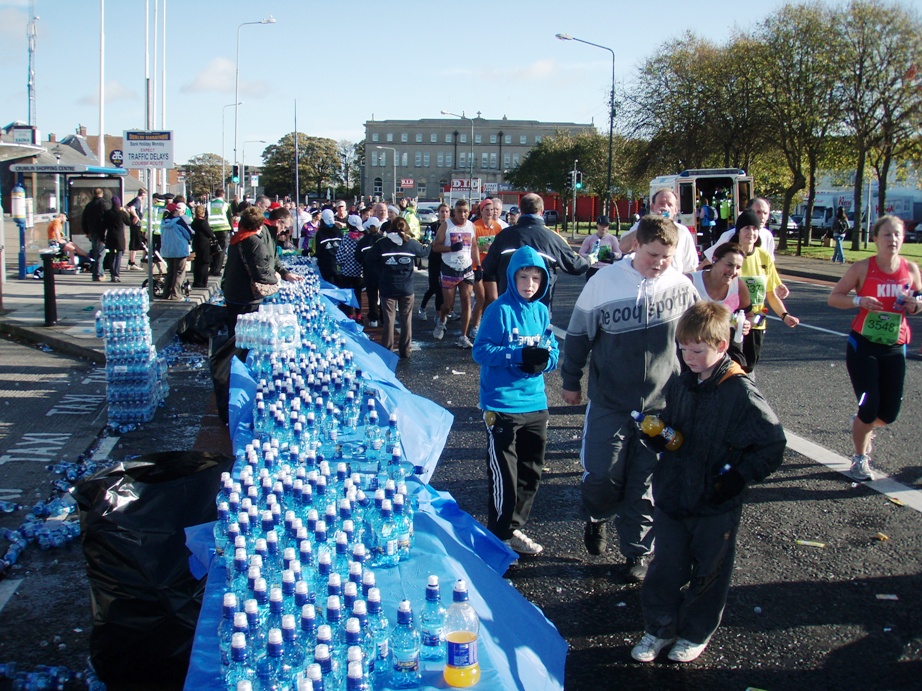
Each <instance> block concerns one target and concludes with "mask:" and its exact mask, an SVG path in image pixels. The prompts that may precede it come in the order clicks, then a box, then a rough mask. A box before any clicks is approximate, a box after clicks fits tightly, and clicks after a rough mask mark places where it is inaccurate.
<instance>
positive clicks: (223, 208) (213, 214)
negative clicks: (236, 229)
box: [208, 188, 231, 276]
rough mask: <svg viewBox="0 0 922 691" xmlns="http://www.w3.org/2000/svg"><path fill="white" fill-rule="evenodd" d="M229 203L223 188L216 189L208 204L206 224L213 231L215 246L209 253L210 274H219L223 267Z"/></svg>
mask: <svg viewBox="0 0 922 691" xmlns="http://www.w3.org/2000/svg"><path fill="white" fill-rule="evenodd" d="M229 210H230V205H229V204H228V203H227V202H226V201H225V200H224V190H222V189H220V188H219V189H216V190H215V191H214V199H212V200H211V202H210V203H209V205H208V225H210V226H211V231H212V232H213V233H214V237H215V243H216V244H217V247H215V248H214V249H213V251H212V253H211V269H210V271H209V273H210V274H211V275H212V276H220V275H221V271H222V270H223V269H224V255H225V252H226V251H227V238H228V236H229V235H230V231H231V224H230V214H229V213H228V211H229Z"/></svg>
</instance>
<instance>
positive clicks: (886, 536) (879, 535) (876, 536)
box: [874, 533, 890, 542]
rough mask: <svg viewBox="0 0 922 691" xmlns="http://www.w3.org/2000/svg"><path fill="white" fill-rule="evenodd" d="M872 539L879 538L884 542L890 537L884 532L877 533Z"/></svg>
mask: <svg viewBox="0 0 922 691" xmlns="http://www.w3.org/2000/svg"><path fill="white" fill-rule="evenodd" d="M874 539H876V540H880V541H881V542H886V541H887V540H889V539H890V536H889V535H887V534H886V533H877V535H875V536H874Z"/></svg>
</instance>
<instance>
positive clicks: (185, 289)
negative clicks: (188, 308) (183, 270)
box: [141, 242, 192, 299]
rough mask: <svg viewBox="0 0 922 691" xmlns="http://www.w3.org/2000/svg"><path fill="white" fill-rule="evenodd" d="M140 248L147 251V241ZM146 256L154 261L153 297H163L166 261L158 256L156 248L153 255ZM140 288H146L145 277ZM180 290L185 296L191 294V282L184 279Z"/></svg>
mask: <svg viewBox="0 0 922 691" xmlns="http://www.w3.org/2000/svg"><path fill="white" fill-rule="evenodd" d="M141 248H142V249H143V250H144V251H145V252H147V243H144V242H142V243H141ZM147 256H148V257H151V256H152V257H153V259H152V261H153V262H154V264H153V267H154V271H155V273H154V297H155V298H160V299H163V297H164V295H163V293H164V288H165V287H166V282H165V281H164V280H163V279H164V276H166V271H167V269H166V261H164V259H163V257H161V256H160V252H159V251H157V250H154V252H153V255H151V254H149V253H148V255H147ZM141 288H144V289H146V288H147V279H144V282H143V283H142V284H141ZM180 290H182V294H183V295H184V296H185V297H189V296H190V295H191V294H192V282H191V281H189V280H188V279H186V280H185V281H183V282H182V286H181V287H180Z"/></svg>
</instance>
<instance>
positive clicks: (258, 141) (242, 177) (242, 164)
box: [240, 139, 266, 194]
mask: <svg viewBox="0 0 922 691" xmlns="http://www.w3.org/2000/svg"><path fill="white" fill-rule="evenodd" d="M265 143H266V140H265V139H247V140H246V141H245V142H243V160H242V161H241V162H240V182H241V183H242V184H243V189H244V191H246V188H247V144H265ZM253 192H254V194H255V192H256V191H255V190H254V191H253Z"/></svg>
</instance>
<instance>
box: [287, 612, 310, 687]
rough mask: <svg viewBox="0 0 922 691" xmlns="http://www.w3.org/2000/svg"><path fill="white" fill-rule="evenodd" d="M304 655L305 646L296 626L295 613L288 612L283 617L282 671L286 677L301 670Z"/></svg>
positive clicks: (290, 676)
mask: <svg viewBox="0 0 922 691" xmlns="http://www.w3.org/2000/svg"><path fill="white" fill-rule="evenodd" d="M304 657H305V648H304V645H303V643H302V642H301V636H300V634H299V633H298V629H297V627H296V626H295V618H294V615H291V614H286V615H285V616H284V617H282V672H283V675H284V677H285V678H286V679H291V678H292V677H293V676H294V674H296V673H297V672H298V671H300V670H301V668H302V667H303V666H304Z"/></svg>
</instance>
